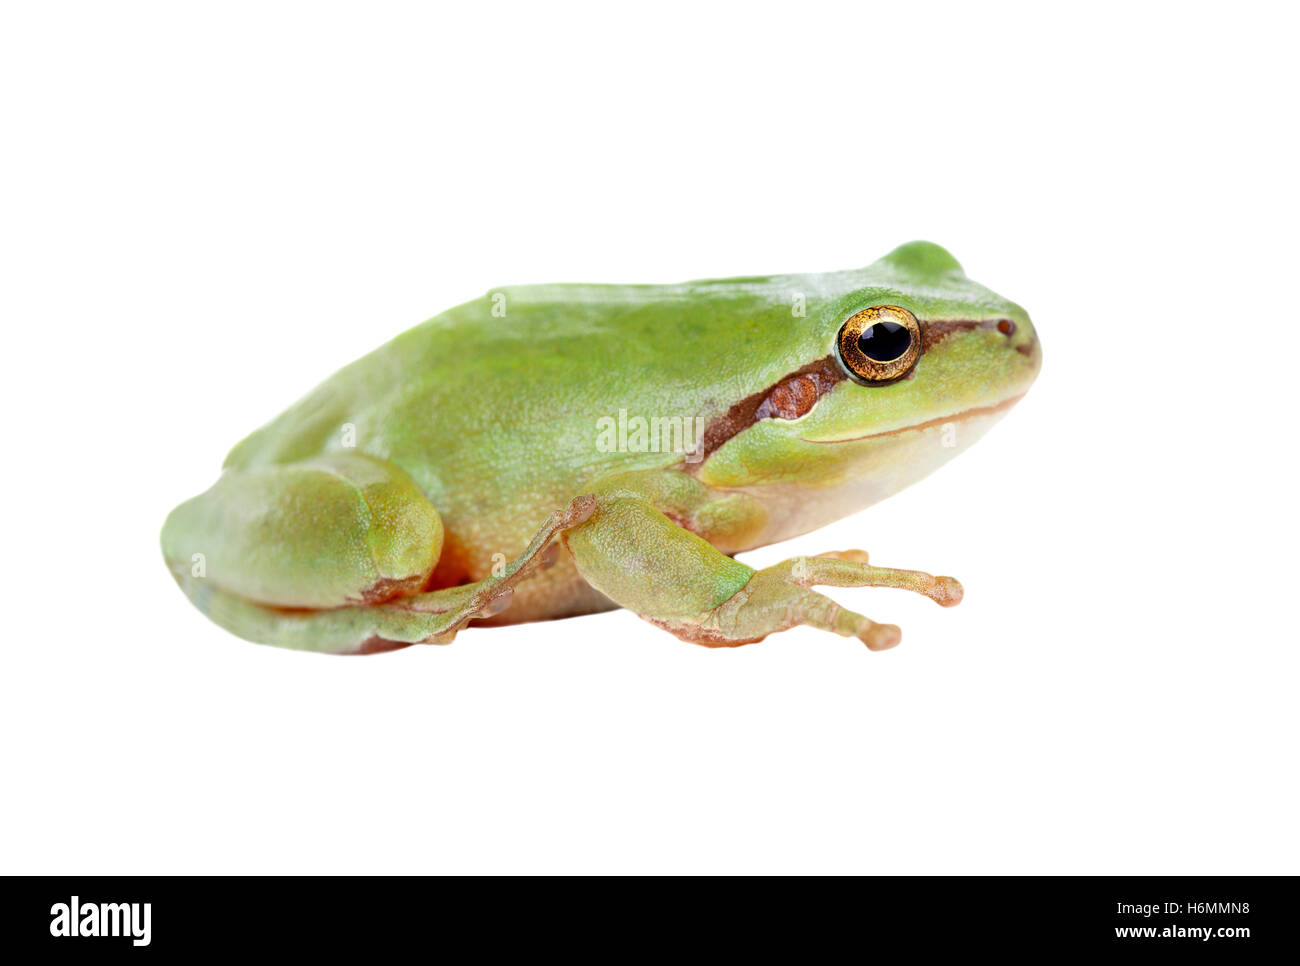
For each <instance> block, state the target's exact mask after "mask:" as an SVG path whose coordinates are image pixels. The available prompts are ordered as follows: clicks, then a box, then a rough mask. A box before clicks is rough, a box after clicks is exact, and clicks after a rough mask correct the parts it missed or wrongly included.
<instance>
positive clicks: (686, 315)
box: [162, 242, 1042, 654]
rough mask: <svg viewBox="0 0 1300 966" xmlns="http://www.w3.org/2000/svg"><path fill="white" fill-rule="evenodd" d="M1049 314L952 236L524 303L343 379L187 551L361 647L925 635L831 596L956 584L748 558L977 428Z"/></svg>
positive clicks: (493, 309) (282, 435)
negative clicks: (764, 270) (1037, 310)
mask: <svg viewBox="0 0 1300 966" xmlns="http://www.w3.org/2000/svg"><path fill="white" fill-rule="evenodd" d="M1041 358H1042V356H1041V349H1040V347H1039V343H1038V337H1037V335H1036V333H1035V331H1034V327H1033V325H1032V324H1031V323H1030V320H1029V317H1028V315H1027V314H1026V313H1025V311H1024V310H1023V309H1022V308H1020V306H1018V305H1015V304H1014V303H1012V302H1009V301H1007V300H1005V299H1003V298H1001V297H1000V296H998V295H995V294H994V293H993V292H991V291H989V290H988V289H986V288H984V287H983V286H981V285H978V284H976V283H975V282H972V281H970V280H969V279H968V278H967V277H966V275H965V273H964V272H963V270H962V268H961V266H960V265H959V264H958V263H957V261H956V260H955V259H954V258H953V257H952V256H951V255H950V254H948V252H947V251H945V250H944V249H942V248H940V247H939V246H937V245H933V244H930V243H927V242H913V243H911V244H907V245H903V246H901V247H900V248H897V249H895V250H894V251H893V252H891V253H890V254H888V255H886V256H885V257H884V258H882V259H880V260H879V261H876V262H875V263H873V264H871V265H869V266H868V267H866V268H862V269H855V270H850V271H839V272H830V273H826V274H808V275H775V276H764V277H752V278H732V279H721V280H708V281H696V282H687V283H684V284H680V285H627V286H623V285H539V286H525V287H514V288H502V289H500V290H497V291H494V292H490V293H488V294H487V295H486V296H485V297H483V298H481V299H478V300H475V301H472V302H468V303H466V304H464V305H461V306H458V307H456V308H453V309H450V310H449V311H447V312H444V313H443V314H441V315H438V316H436V317H434V318H432V319H430V320H429V321H427V322H425V323H423V324H422V325H419V326H417V327H416V328H414V329H411V330H409V331H407V332H405V333H404V334H402V335H399V336H397V337H396V338H395V339H393V340H392V341H391V342H389V343H388V344H387V345H385V346H383V347H381V348H379V349H378V350H376V351H375V352H373V353H371V354H370V355H368V356H365V357H364V358H362V359H360V360H359V361H357V362H355V363H353V364H351V365H349V366H347V367H346V368H344V369H342V370H341V371H339V372H338V373H336V374H335V375H334V376H332V377H331V378H330V379H328V380H327V381H326V382H324V383H323V384H322V385H320V386H319V387H318V388H317V389H315V390H314V391H313V392H311V393H310V394H309V395H307V396H306V397H305V398H303V399H302V400H300V401H299V402H297V403H296V404H295V405H293V406H292V407H290V408H289V410H288V411H286V412H285V413H283V414H282V415H281V416H279V417H278V418H276V419H275V420H274V421H272V422H270V423H268V424H267V425H266V426H263V427H262V428H261V429H259V430H257V431H256V432H255V433H253V434H252V435H251V436H249V437H248V438H247V439H245V440H244V441H243V442H241V443H239V444H238V445H237V446H235V448H234V449H233V450H232V451H231V453H230V455H229V456H228V457H227V458H226V462H225V466H224V469H223V471H222V473H221V476H220V477H219V478H218V480H217V482H216V483H215V484H214V485H213V486H212V488H211V489H209V490H207V491H206V492H205V493H203V494H201V495H199V496H197V497H195V498H193V499H191V500H189V501H187V502H185V503H182V504H181V505H180V506H178V507H177V508H176V509H175V510H174V511H173V512H172V513H171V515H170V516H169V517H168V518H167V521H166V523H165V525H164V527H163V531H162V547H163V555H164V557H165V559H166V561H167V564H168V566H169V567H170V569H171V571H172V573H173V574H174V576H175V577H176V580H177V581H178V582H179V583H180V585H181V587H182V589H183V590H184V591H185V593H186V594H187V595H188V596H189V597H190V599H191V600H192V601H193V602H194V604H195V605H196V606H197V607H198V608H199V609H200V610H201V611H202V612H203V613H205V614H207V615H208V617H210V618H211V619H212V620H214V621H215V622H216V623H218V624H219V625H221V626H222V627H224V628H226V629H228V630H229V631H232V632H233V633H235V634H237V635H239V636H240V637H243V638H246V639H248V640H251V641H257V642H261V643H264V644H273V645H278V646H281V647H290V648H299V649H303V650H312V651H324V652H330V653H338V654H352V653H370V652H374V651H382V650H388V649H391V648H395V647H401V646H405V645H407V644H412V643H418V642H426V643H445V642H448V641H450V640H451V639H452V637H454V636H455V634H456V632H457V631H459V630H461V629H462V628H464V627H465V626H466V625H468V624H471V623H473V624H502V623H514V622H519V621H536V620H544V619H548V618H558V617H568V616H571V615H577V614H586V613H591V612H594V611H600V610H605V609H608V608H611V607H625V608H627V609H629V610H631V611H633V612H634V613H636V614H638V615H640V616H641V617H642V618H644V619H645V620H647V621H649V622H650V623H652V624H656V625H658V626H659V627H661V628H663V629H665V630H667V631H669V632H671V633H672V634H675V635H676V636H677V637H679V638H683V639H685V640H687V641H693V642H696V643H699V644H705V645H710V646H734V645H739V644H748V643H751V642H754V641H759V640H762V639H763V638H764V637H765V636H767V635H768V634H771V633H773V632H776V631H781V630H785V629H787V628H790V627H794V626H796V625H801V624H806V625H808V626H811V627H816V628H821V629H823V630H827V631H831V632H833V633H835V634H839V635H843V636H846V637H856V638H858V639H859V640H861V641H862V642H864V643H865V644H866V645H867V647H869V648H871V649H873V650H880V649H884V648H888V647H891V646H893V645H894V644H896V643H897V642H898V640H899V630H898V628H897V627H895V626H893V625H891V624H880V623H876V622H874V621H872V620H870V619H868V618H867V617H864V616H862V615H860V614H856V613H854V612H852V611H849V610H847V609H845V608H842V607H841V606H840V605H839V604H837V603H836V602H834V601H833V600H831V599H830V598H828V597H826V596H824V595H822V594H819V593H818V592H817V591H815V590H813V587H815V586H818V585H821V586H833V587H899V588H905V589H907V590H912V591H915V592H917V593H920V594H924V595H926V596H927V597H930V598H931V599H933V600H934V601H936V602H938V603H939V604H941V605H944V606H949V605H952V604H956V603H957V602H958V601H960V599H961V596H962V589H961V585H960V584H959V583H958V582H957V581H956V580H954V579H953V578H951V577H936V576H931V575H930V574H927V573H923V572H921V571H914V570H895V569H890V568H885V567H877V566H873V565H871V564H869V563H868V561H867V555H866V554H865V553H863V552H861V551H856V550H849V551H842V552H832V553H825V554H819V555H816V556H810V557H799V558H795V559H792V560H787V561H785V562H783V563H779V564H777V565H775V566H772V567H767V568H764V569H760V570H755V569H753V568H751V567H748V566H746V565H745V564H743V563H741V562H740V561H738V560H736V559H735V555H736V554H737V553H740V552H741V551H745V550H748V549H751V548H754V547H759V546H762V545H765V544H769V543H774V542H776V541H780V540H785V539H787V538H789V537H793V536H795V535H797V534H802V533H805V532H807V531H810V530H813V529H815V528H817V527H821V526H823V525H825V524H827V523H830V522H831V521H834V520H837V519H840V518H841V517H844V516H846V515H848V514H850V513H853V512H855V511H857V510H859V509H861V508H863V507H866V506H869V505H870V504H873V503H875V502H877V501H878V500H881V499H883V498H885V497H887V496H889V495H890V494H892V493H895V492H897V491H898V490H900V489H902V488H903V487H905V486H907V485H909V484H910V483H913V482H915V481H916V480H919V479H921V478H922V477H924V476H925V475H927V474H928V473H930V472H931V471H932V470H934V469H935V468H936V467H938V466H939V465H940V464H942V463H944V462H945V461H947V460H948V459H950V458H951V457H952V456H954V455H956V454H957V453H959V452H961V451H962V450H963V449H965V448H966V447H967V446H969V445H970V444H971V443H973V442H974V441H975V440H976V439H978V438H979V437H980V436H981V435H982V434H983V433H984V432H985V431H986V430H987V429H988V428H989V426H991V425H992V424H993V423H994V422H995V421H997V420H998V419H999V418H1000V417H1001V416H1002V415H1003V414H1004V413H1005V412H1006V411H1007V410H1008V409H1009V408H1010V407H1011V406H1012V405H1014V404H1015V403H1016V402H1017V401H1018V400H1019V399H1020V398H1021V397H1022V396H1023V395H1024V394H1025V392H1026V390H1027V389H1028V388H1029V385H1030V383H1032V382H1033V380H1034V378H1035V376H1036V375H1037V373H1038V370H1039V366H1040V363H1041Z"/></svg>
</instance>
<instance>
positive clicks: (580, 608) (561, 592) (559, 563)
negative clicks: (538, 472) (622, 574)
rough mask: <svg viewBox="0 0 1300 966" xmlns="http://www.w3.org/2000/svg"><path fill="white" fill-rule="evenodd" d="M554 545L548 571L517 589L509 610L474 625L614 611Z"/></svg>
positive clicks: (571, 561) (611, 603)
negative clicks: (552, 558)
mask: <svg viewBox="0 0 1300 966" xmlns="http://www.w3.org/2000/svg"><path fill="white" fill-rule="evenodd" d="M556 543H557V546H558V549H559V556H558V557H557V558H556V561H555V563H554V564H553V565H552V566H551V567H549V568H548V569H546V570H543V571H541V572H540V573H536V574H534V575H533V576H531V577H529V578H528V579H527V580H525V581H523V583H521V584H520V585H519V586H518V587H516V588H515V596H514V599H513V600H512V601H511V603H510V606H509V607H507V608H506V609H505V610H504V611H502V612H501V613H500V614H498V615H497V616H495V617H489V618H487V619H486V620H482V621H474V622H473V623H474V624H476V625H477V624H482V625H484V626H493V625H499V624H522V623H524V622H526V621H546V620H554V619H556V618H559V617H575V616H577V615H579V614H595V613H597V612H599V611H603V610H614V609H615V608H617V607H618V604H616V603H614V602H613V601H612V600H610V599H609V598H608V597H606V596H605V595H604V594H602V593H601V592H600V591H598V590H596V589H595V588H594V587H592V586H591V585H590V584H589V583H587V582H586V581H585V580H583V579H582V576H581V575H580V574H579V573H578V568H577V567H576V566H575V565H574V563H573V558H572V557H570V556H569V552H568V551H567V550H565V549H564V546H563V545H562V544H560V543H559V541H556Z"/></svg>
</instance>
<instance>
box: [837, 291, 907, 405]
mask: <svg viewBox="0 0 1300 966" xmlns="http://www.w3.org/2000/svg"><path fill="white" fill-rule="evenodd" d="M836 345H837V346H838V348H839V352H840V361H841V362H843V363H844V368H845V369H847V370H848V372H849V375H850V376H851V377H852V378H853V380H854V381H855V382H860V383H864V384H866V385H870V386H878V385H880V384H881V383H886V382H893V381H894V380H895V379H900V378H902V377H903V376H905V375H907V374H908V373H909V372H911V371H912V367H913V366H914V365H916V360H917V359H919V358H920V357H921V325H920V323H919V322H917V321H916V316H915V315H913V314H912V313H911V312H909V311H907V309H903V308H899V307H898V306H897V305H873V306H871V308H869V309H863V310H862V311H861V312H858V313H856V314H855V315H852V316H850V317H849V319H848V321H847V322H845V323H844V325H843V326H841V327H840V334H839V338H838V339H837V341H836Z"/></svg>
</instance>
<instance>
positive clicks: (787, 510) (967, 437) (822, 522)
mask: <svg viewBox="0 0 1300 966" xmlns="http://www.w3.org/2000/svg"><path fill="white" fill-rule="evenodd" d="M1019 398H1020V397H1019V396H1016V397H1014V398H1012V399H1008V400H1006V401H1004V402H1000V403H997V404H995V405H992V406H980V407H976V408H973V409H968V410H964V411H962V412H960V413H956V414H954V415H952V416H946V417H943V418H941V419H932V420H927V421H926V422H923V423H918V424H916V425H912V426H907V427H903V428H901V429H896V430H891V431H889V432H883V433H869V434H866V435H862V436H855V437H849V438H842V439H834V440H810V441H809V442H813V443H825V444H826V445H828V446H834V447H837V448H838V447H840V446H843V447H846V448H851V450H852V454H851V459H850V460H848V461H847V462H846V464H845V468H844V471H843V472H841V473H837V474H836V477H835V478H833V479H827V480H818V481H813V482H782V483H766V484H764V483H760V484H754V485H750V486H746V487H743V490H744V492H745V493H746V494H747V495H748V496H751V497H754V498H756V499H758V500H759V501H760V502H762V504H763V506H764V507H765V508H766V509H767V520H766V523H765V525H764V526H763V528H762V529H761V531H760V532H759V533H758V534H757V535H755V536H753V537H752V538H751V539H749V540H746V546H743V547H740V546H737V547H728V548H726V549H727V550H728V551H729V552H739V551H741V550H748V549H752V548H754V547H760V546H764V545H766V544H769V543H776V542H777V541H780V540H788V539H790V538H791V537H797V536H799V535H800V534H804V533H809V532H810V531H813V530H817V529H819V528H821V527H824V526H826V525H827V524H830V523H834V522H835V521H836V520H841V519H843V518H844V517H847V516H851V515H852V514H854V513H857V512H858V511H860V510H864V509H866V508H867V507H869V506H872V505H873V504H875V503H879V502H880V501H881V500H884V499H886V498H887V497H890V496H893V495H894V494H895V493H897V492H898V491H899V490H902V489H904V488H906V487H908V486H911V485H912V484H913V483H915V482H917V481H918V480H921V479H924V478H925V477H927V476H929V475H930V474H931V473H933V472H934V471H935V470H937V469H938V468H939V467H940V466H942V465H943V464H944V463H946V462H948V460H950V459H952V458H953V457H954V456H956V455H957V454H958V453H960V452H962V451H963V450H965V449H966V448H967V447H968V446H971V445H973V444H974V443H975V442H976V441H977V440H979V439H980V437H982V436H983V435H984V434H985V433H986V432H988V430H989V429H990V427H992V426H993V424H994V423H996V422H997V421H998V420H999V419H1001V418H1002V416H1003V415H1004V414H1005V413H1006V411H1007V410H1008V409H1010V408H1011V406H1013V405H1014V404H1015V403H1016V401H1017V400H1018V399H1019Z"/></svg>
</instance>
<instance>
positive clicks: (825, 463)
mask: <svg viewBox="0 0 1300 966" xmlns="http://www.w3.org/2000/svg"><path fill="white" fill-rule="evenodd" d="M838 281H839V284H836V285H834V286H832V289H831V290H830V291H829V292H827V294H826V296H825V297H824V298H822V299H819V300H818V301H817V303H816V306H815V309H814V306H813V305H812V304H810V305H809V307H808V312H807V318H806V319H802V320H797V322H799V323H802V324H804V325H806V327H807V328H806V329H805V332H804V335H805V336H806V338H807V339H808V340H809V341H808V342H806V343H805V345H806V346H807V347H808V348H807V349H805V350H804V351H803V356H804V358H808V357H809V356H811V357H813V360H814V361H812V362H811V363H806V364H804V365H802V366H800V367H799V368H797V369H795V370H794V371H791V372H788V373H785V374H784V375H782V376H780V377H779V378H777V379H776V380H775V381H773V382H772V383H771V384H770V385H769V386H767V387H765V388H764V389H763V390H761V391H759V392H756V393H754V394H753V395H751V396H750V397H748V398H747V399H744V400H741V401H740V402H739V403H737V404H736V405H735V406H733V407H732V411H731V412H730V413H728V416H727V419H726V420H725V421H721V422H720V425H721V426H722V432H721V433H717V432H715V433H714V436H713V438H709V436H708V435H707V434H706V438H705V446H704V450H705V454H706V455H705V458H704V461H703V463H702V465H700V466H699V468H698V471H697V472H698V474H699V477H700V479H701V480H702V481H704V482H705V483H708V484H710V485H714V486H725V487H735V486H742V487H746V488H753V489H751V490H750V491H751V492H754V493H755V494H756V495H759V496H761V497H763V498H764V499H765V502H766V503H767V504H768V507H769V510H770V511H771V512H770V515H771V519H770V520H769V524H768V528H767V531H766V532H765V533H764V534H763V537H762V539H763V540H764V541H767V540H771V539H780V538H782V537H785V536H791V535H793V534H796V533H801V532H805V531H807V530H810V529H813V528H815V527H819V526H822V525H824V524H826V523H829V522H831V521H832V520H835V519H838V518H840V517H843V516H845V515H847V514H849V513H852V512H855V511H857V510H859V509H862V508H863V507H866V506H869V505H870V504H872V503H875V502H877V501H879V500H882V499H884V498H885V497H887V496H889V495H891V494H892V493H895V492H897V491H898V490H900V489H902V488H903V487H905V486H907V485H909V484H911V483H914V482H916V481H917V480H919V479H921V478H922V477H924V476H926V475H927V474H929V473H930V472H932V471H933V470H935V469H936V468H937V467H939V466H940V465H941V464H943V463H945V462H947V461H948V460H949V459H951V458H952V457H953V456H955V455H956V454H957V453H960V452H961V451H962V450H964V449H965V448H966V447H968V446H969V445H971V444H972V443H973V442H975V440H977V439H979V438H980V437H981V436H982V435H983V434H984V433H985V432H986V431H987V430H988V428H989V427H990V426H991V425H992V424H993V423H995V422H996V421H997V420H998V419H1000V418H1001V417H1002V416H1003V415H1004V414H1005V413H1006V412H1007V410H1008V409H1010V408H1011V407H1012V406H1013V405H1015V403H1016V402H1017V401H1018V400H1019V399H1020V398H1021V397H1022V396H1023V395H1024V394H1025V392H1026V391H1027V390H1028V389H1029V386H1030V384H1031V383H1032V382H1033V381H1034V378H1035V376H1037V374H1038V370H1039V367H1040V366H1041V363H1042V350H1041V348H1040V346H1039V342H1038V335H1037V333H1036V332H1035V331H1034V327H1033V324H1032V323H1031V322H1030V321H1029V316H1028V314H1027V313H1026V312H1025V310H1024V309H1022V308H1021V307H1020V306H1018V305H1016V304H1014V303H1013V302H1009V301H1007V300H1006V299H1003V298H1001V297H1000V296H998V295H996V294H994V293H993V292H991V291H989V290H988V289H986V288H984V287H983V286H981V285H978V284H976V283H975V282H972V281H971V280H970V279H968V278H966V275H965V273H964V272H963V271H962V268H961V265H959V264H958V263H957V260H956V259H954V258H953V257H952V256H951V255H950V254H948V252H947V251H945V250H944V249H942V248H940V247H939V246H938V245H933V244H930V243H928V242H913V243H911V244H908V245H903V246H902V247H900V248H897V249H895V250H894V251H893V252H891V253H890V254H889V255H886V256H885V257H884V258H882V259H881V260H880V261H878V262H876V263H874V264H873V265H871V266H869V267H867V268H866V269H862V270H860V271H857V272H846V273H843V275H842V276H839V279H838ZM782 324H783V325H785V326H787V327H788V326H789V325H790V321H789V318H788V316H787V318H786V319H785V320H783V322H782ZM786 331H787V332H788V331H789V330H788V328H787V330H786ZM814 491H815V492H814Z"/></svg>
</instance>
